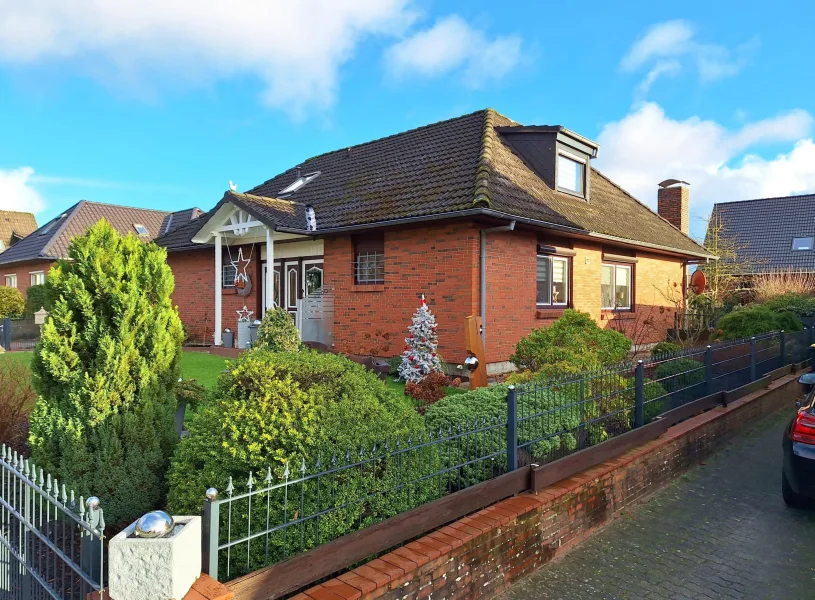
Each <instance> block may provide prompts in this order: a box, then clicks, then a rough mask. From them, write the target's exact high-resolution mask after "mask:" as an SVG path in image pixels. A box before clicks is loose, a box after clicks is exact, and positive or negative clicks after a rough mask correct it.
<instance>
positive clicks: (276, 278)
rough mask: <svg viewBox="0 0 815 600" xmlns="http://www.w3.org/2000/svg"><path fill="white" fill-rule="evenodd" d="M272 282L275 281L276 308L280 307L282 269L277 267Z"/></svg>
mask: <svg viewBox="0 0 815 600" xmlns="http://www.w3.org/2000/svg"><path fill="white" fill-rule="evenodd" d="M272 281H274V298H273V300H274V305H275V307H279V306H280V267H275V269H274V275H273V276H272Z"/></svg>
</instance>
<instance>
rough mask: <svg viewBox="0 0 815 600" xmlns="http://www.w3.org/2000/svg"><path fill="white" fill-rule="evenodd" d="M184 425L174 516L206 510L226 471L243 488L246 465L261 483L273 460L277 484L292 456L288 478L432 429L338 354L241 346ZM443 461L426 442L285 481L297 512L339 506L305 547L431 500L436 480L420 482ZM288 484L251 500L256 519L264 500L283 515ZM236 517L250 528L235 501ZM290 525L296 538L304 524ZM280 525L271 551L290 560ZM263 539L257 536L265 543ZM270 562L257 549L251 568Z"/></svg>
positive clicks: (276, 516)
mask: <svg viewBox="0 0 815 600" xmlns="http://www.w3.org/2000/svg"><path fill="white" fill-rule="evenodd" d="M188 425H189V427H188V428H189V432H190V434H189V436H187V437H186V438H184V439H183V440H182V441H181V442H180V444H179V445H178V448H177V450H176V453H175V456H174V458H173V462H172V466H171V469H170V473H169V482H170V494H169V497H168V504H169V509H170V510H171V511H172V512H173V513H175V514H197V513H198V512H200V510H201V505H202V501H203V498H204V492H205V490H206V489H207V488H209V487H212V486H214V487H216V488H217V489H219V490H221V491H222V492H223V491H224V490H225V489H226V486H227V483H228V482H229V479H230V477H232V479H233V481H234V483H235V486H236V488H237V490H238V491H239V492H242V491H245V490H246V486H245V483H246V481H247V479H248V477H249V474H250V473H251V474H252V476H253V477H254V479H255V480H257V481H258V482H262V481H263V480H264V478H265V477H266V476H267V469H270V472H271V474H272V476H273V479H274V481H275V482H280V481H281V480H282V478H283V473H284V471H285V469H286V465H289V470H290V476H289V479H295V478H297V477H299V476H300V474H301V470H300V469H301V467H304V469H305V472H306V473H309V474H311V473H315V472H319V471H322V470H325V469H329V468H331V467H332V465H333V464H334V463H335V461H336V462H337V463H338V464H340V465H342V464H346V461H350V462H351V463H354V462H356V461H365V460H367V459H370V458H371V457H372V456H373V451H374V447H375V445H376V448H377V453H378V454H379V453H381V452H382V451H383V450H384V448H385V446H383V442H385V441H388V446H387V447H388V448H390V450H391V451H392V450H394V449H395V447H396V441H397V439H399V440H400V442H401V444H402V447H404V446H405V444H406V443H407V439H408V437H412V440H414V441H415V440H418V439H419V437H420V434H423V432H424V428H423V424H422V421H421V418H420V417H419V416H418V415H417V414H416V412H415V411H414V410H413V409H412V407H411V406H410V402H409V401H408V400H406V399H405V398H404V397H400V396H399V395H398V394H396V393H394V392H393V391H391V390H390V389H388V388H387V387H386V386H385V384H384V383H383V382H382V381H380V380H379V378H378V377H377V376H376V375H375V374H374V373H372V372H370V371H367V370H366V369H365V368H364V367H363V366H362V365H359V364H356V363H354V362H352V361H350V360H348V359H346V358H344V357H342V356H338V355H334V354H320V353H317V352H312V351H303V352H298V353H273V352H269V351H267V350H256V351H254V352H250V353H246V354H244V355H243V356H242V357H241V358H240V359H239V360H238V361H237V362H234V363H231V364H230V366H229V369H228V371H227V372H225V373H223V374H222V375H221V376H220V378H219V381H218V386H217V388H216V392H215V394H214V398H213V399H212V400H211V401H210V402H208V403H207V404H205V405H204V406H203V407H202V409H201V410H199V411H197V412H196V413H195V415H194V417H193V419H192V421H191V422H190V423H189V424H188ZM346 452H348V453H347V454H346ZM318 459H319V461H320V462H319V463H318ZM332 459H333V460H332ZM437 465H438V461H437V460H436V459H435V458H434V456H433V454H432V453H431V452H430V451H429V450H428V449H426V448H425V449H422V450H421V451H416V452H410V451H408V452H405V453H403V454H401V455H399V456H398V457H391V458H383V459H379V460H376V461H374V462H371V463H366V464H365V465H364V466H363V467H361V468H357V467H353V468H350V469H347V470H341V471H339V472H336V473H334V474H333V475H331V476H323V477H322V483H321V484H320V483H319V481H320V480H319V479H313V480H310V482H309V483H305V484H302V485H301V484H295V485H294V487H291V486H290V490H289V493H290V494H291V496H292V497H291V498H289V503H288V505H287V506H288V509H289V510H290V513H289V515H290V516H289V518H293V517H292V516H291V515H292V514H293V513H294V512H295V511H296V512H298V513H300V514H302V515H304V516H306V515H311V514H314V513H315V512H318V511H319V510H320V509H323V510H324V509H325V508H326V507H328V506H334V507H338V508H337V510H332V511H330V512H329V513H327V514H325V515H324V516H322V517H320V518H319V521H318V523H319V527H317V522H313V521H312V522H310V526H309V527H308V528H306V531H305V532H304V536H305V539H304V544H303V545H304V547H305V548H306V549H307V548H309V547H311V546H313V545H316V544H317V543H318V542H325V541H328V540H330V539H333V538H334V537H337V536H339V535H343V534H344V533H347V532H349V531H352V530H354V529H358V528H360V527H364V526H366V525H368V524H370V523H373V522H376V521H378V520H381V519H384V518H386V517H388V516H391V515H394V514H397V513H399V512H402V511H404V510H407V509H409V508H412V507H414V506H417V505H419V504H422V503H424V502H426V501H429V500H430V499H432V498H434V497H435V496H434V493H435V492H434V490H435V488H433V489H431V486H430V485H429V483H428V482H419V480H420V479H421V476H422V475H423V474H424V473H426V472H432V471H431V469H432V470H435V469H436V468H437ZM417 482H419V483H417ZM320 486H321V487H320ZM400 486H401V487H400ZM389 489H390V490H392V491H391V492H390V493H387V494H385V493H383V492H384V491H385V490H389ZM332 490H333V491H332ZM284 491H285V490H284V489H283V488H279V489H278V490H276V491H274V492H273V493H270V494H269V495H268V497H267V495H263V496H262V497H258V498H255V501H256V502H259V503H260V504H259V505H262V506H263V512H262V513H256V512H255V510H257V509H256V508H255V509H253V515H254V517H253V520H252V522H253V523H258V524H259V523H261V522H263V523H264V524H265V518H260V517H258V516H256V515H257V514H263V515H264V517H265V514H266V511H265V506H266V502H267V501H268V502H269V504H270V506H271V508H272V512H271V513H270V515H271V519H272V523H271V524H272V525H274V524H275V523H278V522H279V520H280V519H281V518H282V514H283V497H282V496H281V494H283V493H284ZM332 493H333V494H334V496H333V497H332ZM301 494H302V497H301ZM292 498H293V499H292ZM332 498H333V499H332ZM301 502H302V505H301ZM332 502H333V505H332V504H331V503H332ZM232 519H233V534H234V532H235V531H240V527H244V531H245V530H246V527H247V526H248V523H247V511H246V507H245V506H243V505H241V506H235V507H234V511H233V513H232ZM256 519H257V521H256ZM264 526H265V525H264ZM294 531H296V532H297V536H298V537H299V535H300V531H301V530H300V529H295V530H294ZM280 533H281V535H273V536H271V539H270V547H271V550H270V556H273V557H282V554H283V544H284V541H283V538H282V537H281V536H282V531H281V532H280ZM291 535H292V533H291V532H289V536H291ZM263 546H264V545H263V544H258V547H259V548H260V551H261V552H262V550H263ZM291 548H292V546H289V547H288V551H289V552H291ZM298 548H299V544H298ZM263 560H265V559H264V557H262V556H256V555H254V554H253V555H252V564H251V566H252V568H256V567H258V566H259V565H260V564H262V562H263ZM258 561H259V562H258Z"/></svg>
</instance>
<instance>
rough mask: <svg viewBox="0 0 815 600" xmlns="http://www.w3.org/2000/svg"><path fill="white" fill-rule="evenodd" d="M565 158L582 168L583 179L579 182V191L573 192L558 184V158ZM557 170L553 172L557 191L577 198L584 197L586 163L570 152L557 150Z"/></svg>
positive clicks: (583, 159)
mask: <svg viewBox="0 0 815 600" xmlns="http://www.w3.org/2000/svg"><path fill="white" fill-rule="evenodd" d="M561 156H562V157H563V158H566V159H568V160H571V161H573V162H576V163H577V164H579V165H581V166H582V167H583V169H582V170H583V177H582V182H581V189H580V191H577V190H573V189H570V188H567V187H563V186H561V185H559V184H558V179H559V178H560V157H561ZM556 164H557V169H556V171H555V187H556V188H557V189H558V191H561V192H565V193H567V194H572V195H573V196H579V197H580V198H585V197H586V171H588V163H587V161H586V159H585V158H583V157H580V156H577V155H575V154H572V153H571V152H565V151H563V150H558V152H557V159H556Z"/></svg>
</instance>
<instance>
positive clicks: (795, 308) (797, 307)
mask: <svg viewBox="0 0 815 600" xmlns="http://www.w3.org/2000/svg"><path fill="white" fill-rule="evenodd" d="M761 306H764V307H766V308H769V309H770V310H772V311H774V312H778V313H781V312H790V313H793V314H795V315H797V316H799V317H812V316H815V298H813V297H812V296H805V295H803V294H794V293H788V294H781V295H780V296H776V297H775V298H770V299H769V300H767V301H766V302H762V304H761Z"/></svg>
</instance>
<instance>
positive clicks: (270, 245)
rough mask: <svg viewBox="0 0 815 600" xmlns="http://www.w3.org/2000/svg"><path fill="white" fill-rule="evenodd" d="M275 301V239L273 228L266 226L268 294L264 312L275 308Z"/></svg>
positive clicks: (264, 299)
mask: <svg viewBox="0 0 815 600" xmlns="http://www.w3.org/2000/svg"><path fill="white" fill-rule="evenodd" d="M273 301H274V239H272V230H271V229H269V228H268V227H266V296H265V297H264V298H263V304H264V305H265V306H264V307H263V310H264V312H265V311H267V310H269V309H270V308H273Z"/></svg>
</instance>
